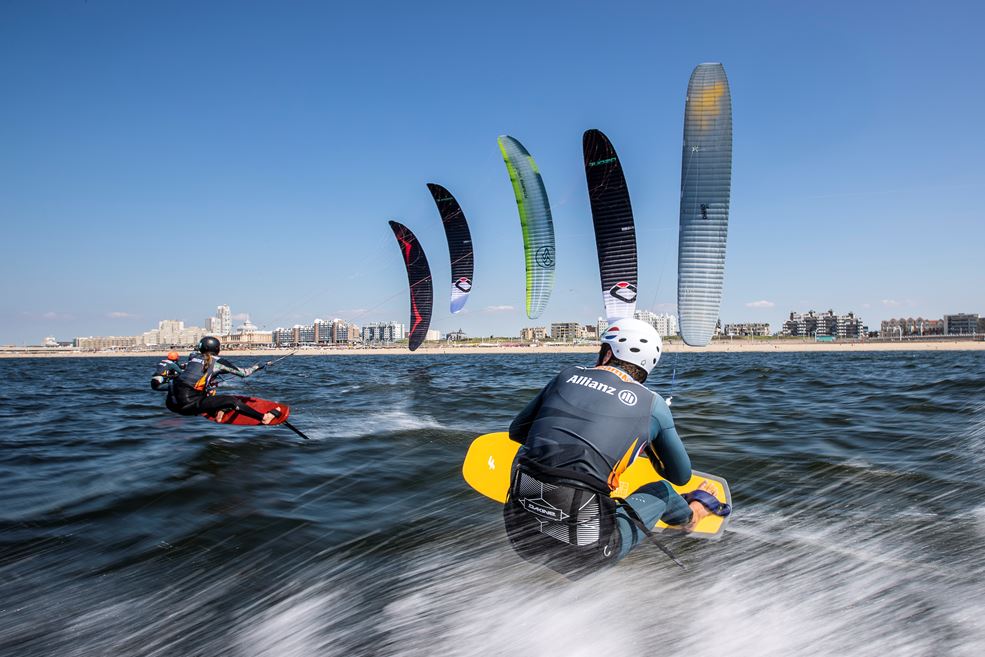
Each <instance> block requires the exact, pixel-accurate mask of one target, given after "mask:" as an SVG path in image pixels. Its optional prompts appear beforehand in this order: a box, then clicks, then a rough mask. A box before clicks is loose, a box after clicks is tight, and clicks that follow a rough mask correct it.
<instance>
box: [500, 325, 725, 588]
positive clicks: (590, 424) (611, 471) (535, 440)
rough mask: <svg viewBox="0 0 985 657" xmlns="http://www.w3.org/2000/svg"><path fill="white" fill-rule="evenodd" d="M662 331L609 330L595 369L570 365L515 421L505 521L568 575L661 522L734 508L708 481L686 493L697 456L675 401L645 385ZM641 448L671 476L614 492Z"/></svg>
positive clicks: (600, 562) (531, 556)
mask: <svg viewBox="0 0 985 657" xmlns="http://www.w3.org/2000/svg"><path fill="white" fill-rule="evenodd" d="M662 346H663V345H662V341H661V339H660V334H658V333H657V331H656V329H654V328H653V327H652V326H651V325H649V324H647V323H646V322H643V321H640V320H637V319H628V318H627V319H620V320H618V321H616V322H615V323H613V324H612V325H611V326H609V328H608V329H607V330H606V332H605V333H604V334H603V335H602V347H601V349H600V350H599V355H598V363H597V364H596V366H595V367H591V368H586V367H577V366H573V367H568V368H566V369H564V370H562V371H561V373H560V374H558V375H557V376H556V377H554V379H553V380H552V381H551V382H550V383H548V384H547V385H546V386H545V387H544V389H543V390H541V391H540V393H539V394H538V395H537V397H536V398H535V399H534V400H533V401H531V402H530V403H529V404H528V405H527V407H526V408H525V409H523V411H521V412H520V414H519V415H517V416H516V418H515V419H514V420H513V423H512V424H511V425H510V433H509V436H510V439H512V440H514V441H515V442H518V443H520V444H521V445H522V447H521V448H520V451H519V454H518V456H517V459H516V462H515V465H514V466H513V471H512V475H511V484H510V491H509V496H508V499H507V502H506V506H505V507H504V510H503V514H504V521H505V524H506V531H507V534H508V535H509V538H510V542H511V544H512V546H513V549H514V550H515V551H516V552H517V554H519V555H520V556H521V557H523V558H524V559H526V560H527V561H531V562H534V563H540V564H543V565H545V566H547V567H548V568H551V569H552V570H555V571H557V572H559V573H561V574H563V575H566V576H568V577H579V576H582V575H585V574H587V573H589V572H591V571H593V570H595V569H596V568H598V567H600V566H604V565H607V564H612V563H615V562H616V561H618V560H619V559H622V558H623V557H625V556H626V555H627V554H628V553H629V551H630V550H631V549H633V547H635V546H636V545H637V544H639V543H640V542H641V541H643V540H644V538H646V536H647V535H648V534H649V532H648V530H647V529H646V528H647V527H653V526H654V525H655V524H656V523H657V521H658V520H662V521H664V522H665V523H667V524H668V525H676V526H680V527H682V528H684V529H689V528H692V527H694V525H696V524H697V523H698V522H699V521H700V520H701V519H702V518H704V517H705V516H707V515H708V514H709V513H714V514H716V515H721V516H725V515H728V514H729V513H730V512H731V508H730V507H729V506H728V505H727V504H723V503H722V502H720V501H719V500H718V499H716V498H715V496H714V495H712V493H711V492H710V491H711V488H710V486H708V485H707V483H704V484H702V485H701V486H699V487H698V488H697V489H695V490H693V491H691V492H689V493H686V494H685V495H684V496H681V495H679V494H678V493H677V492H676V491H674V489H673V487H672V486H671V485H670V483H674V484H677V485H684V484H686V483H687V482H688V481H689V480H690V478H691V461H690V459H689V458H688V455H687V452H686V451H685V449H684V445H683V443H682V442H681V439H680V436H678V435H677V430H676V429H675V428H674V420H673V417H672V416H671V413H670V408H669V407H668V406H667V403H666V402H665V401H664V400H663V398H662V397H660V396H659V395H657V394H656V393H654V392H652V391H650V390H649V389H647V388H646V387H644V386H643V385H642V383H643V381H645V380H646V377H647V375H648V374H649V373H650V371H651V370H652V369H653V367H654V366H655V365H656V364H657V361H658V360H659V359H660V352H661V350H662ZM640 454H646V456H647V457H648V458H649V459H650V461H651V463H652V464H653V467H654V469H655V470H656V471H657V472H658V473H659V474H660V475H661V476H663V477H665V478H666V479H667V480H669V482H670V483H668V482H667V481H658V482H653V483H649V484H645V485H643V486H641V487H640V488H638V489H636V490H635V491H633V492H632V493H631V494H630V495H629V496H628V497H627V498H626V499H625V500H619V499H615V498H611V497H610V496H609V495H610V492H611V491H614V490H616V489H617V488H618V487H619V475H620V474H622V473H623V472H624V471H625V470H626V469H627V468H628V467H629V465H630V464H631V463H632V462H633V460H634V459H635V458H636V457H637V456H639V455H640Z"/></svg>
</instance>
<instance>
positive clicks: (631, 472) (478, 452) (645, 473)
mask: <svg viewBox="0 0 985 657" xmlns="http://www.w3.org/2000/svg"><path fill="white" fill-rule="evenodd" d="M519 449H520V444H519V443H515V442H513V441H512V440H510V435H509V434H508V433H507V432H505V431H503V432H499V433H487V434H485V435H483V436H479V437H478V438H476V439H475V440H473V441H472V445H471V446H470V447H469V453H468V454H467V455H466V456H465V462H464V463H463V464H462V476H463V477H465V481H466V482H467V483H468V485H469V486H471V487H472V488H474V489H475V490H476V491H478V492H479V493H482V494H483V495H485V496H486V497H488V498H490V499H493V500H496V501H497V502H499V503H500V504H504V503H505V502H506V494H507V492H508V491H509V488H510V472H511V471H512V469H513V459H515V458H516V453H517V452H518V451H519ZM662 479H663V477H661V476H660V475H659V474H657V471H656V470H654V469H653V466H652V465H651V464H650V459H648V458H638V459H636V461H635V462H634V463H633V464H632V465H631V466H629V468H627V469H626V471H625V472H623V473H622V475H620V476H619V488H617V489H616V490H614V491H612V496H613V497H622V498H626V497H628V496H629V495H630V494H631V493H632V492H633V491H634V490H636V489H637V488H639V487H640V486H642V485H643V484H648V483H650V482H654V481H661V480H662ZM703 481H708V482H710V483H711V485H712V488H713V491H712V492H713V494H714V495H715V497H717V498H718V499H719V500H720V501H722V502H725V503H727V504H732V494H731V493H730V492H729V488H728V482H727V481H725V480H724V479H722V478H721V477H716V476H714V475H710V474H705V473H704V472H698V471H696V470H692V471H691V480H690V481H688V482H687V483H686V484H684V485H683V486H674V490H676V491H677V492H678V493H685V492H687V491H691V490H694V489H695V488H697V487H698V486H699V485H701V482H703ZM671 485H673V484H671ZM730 517H731V516H726V517H724V518H723V517H721V516H716V515H714V514H709V515H708V516H706V517H705V518H704V519H702V520H701V522H699V523H698V526H697V527H695V528H694V531H692V532H690V533H689V534H688V536H692V537H694V538H710V539H718V538H721V536H722V532H724V531H725V526H726V525H727V524H728V520H729V518H730ZM663 530H670V531H675V530H676V531H681V530H680V528H679V527H673V526H671V525H667V524H666V523H664V522H657V524H656V526H655V527H653V531H658V532H659V531H663Z"/></svg>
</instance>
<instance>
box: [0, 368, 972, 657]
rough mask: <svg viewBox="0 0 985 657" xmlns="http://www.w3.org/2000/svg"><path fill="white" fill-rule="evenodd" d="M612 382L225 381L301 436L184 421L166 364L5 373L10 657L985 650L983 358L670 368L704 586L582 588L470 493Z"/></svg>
mask: <svg viewBox="0 0 985 657" xmlns="http://www.w3.org/2000/svg"><path fill="white" fill-rule="evenodd" d="M236 360H240V361H242V364H244V365H246V364H250V362H251V359H236ZM590 362H591V357H590V356H586V355H579V354H561V355H539V356H535V355H530V356H524V355H488V356H481V355H480V356H472V355H448V356H433V355H427V356H416V355H405V356H382V357H362V356H352V357H346V356H333V357H294V358H290V359H287V360H285V361H283V362H281V363H278V364H277V365H276V366H275V367H272V368H270V370H269V371H267V372H264V373H262V374H258V375H255V376H254V377H251V378H249V379H246V380H242V381H239V380H237V381H233V382H230V384H229V385H228V386H226V392H230V393H238V394H252V395H256V396H262V397H265V398H269V399H276V400H280V401H284V402H287V403H290V404H291V409H292V410H291V420H292V421H293V422H294V423H295V424H296V425H297V426H298V427H299V428H300V429H301V430H303V431H305V432H306V433H307V434H308V435H309V436H310V437H311V440H310V441H304V440H301V439H300V438H298V437H297V436H295V435H294V434H293V433H291V432H290V431H288V430H287V429H285V428H283V427H280V428H277V427H258V428H254V427H242V428H241V427H230V426H218V425H215V424H213V423H210V422H207V421H205V420H203V419H201V418H184V417H179V416H176V415H173V414H171V413H169V412H168V411H167V410H165V408H164V403H163V402H164V399H163V394H162V393H157V392H154V391H152V390H151V389H150V387H149V378H150V376H151V374H152V371H153V366H154V364H155V363H156V359H153V358H105V359H69V358H66V359H50V360H46V359H38V360H31V359H24V360H0V429H2V430H0V655H4V656H7V655H18V656H22V657H28V656H35V655H57V656H60V657H61V656H71V655H80V656H81V655H86V656H89V655H99V656H104V655H125V656H143V655H181V656H190V655H203V656H205V655H208V656H210V657H214V656H216V655H235V656H242V657H261V656H263V657H273V656H284V657H301V656H309V655H311V656H314V655H395V656H403V655H406V656H410V655H421V656H424V655H508V656H510V657H518V656H525V655H565V656H579V655H585V656H590V657H597V656H598V655H601V654H617V655H652V654H686V655H689V656H691V655H694V656H698V655H716V656H720V655H729V656H731V657H738V656H745V655H749V656H753V655H756V656H759V655H795V654H806V655H837V656H839V657H845V656H854V655H863V656H864V655H873V656H876V655H894V656H897V657H898V656H909V655H914V656H916V655H920V656H922V655H976V656H977V655H980V654H981V652H982V651H983V650H985V565H983V564H985V560H983V556H985V555H983V552H985V550H983V547H985V476H983V475H985V353H982V352H976V353H947V352H944V353H941V352H913V353H904V352H896V353H830V354H827V353H820V354H818V353H811V354H797V353H785V354H772V353H762V354H681V355H680V356H679V357H678V356H675V355H674V354H668V355H667V356H665V359H664V361H663V362H661V363H660V365H659V366H658V369H657V371H656V372H655V373H654V375H653V377H652V378H651V381H649V382H648V385H649V386H650V387H651V388H652V389H653V390H655V391H657V392H658V393H660V394H662V395H664V396H667V395H669V394H673V396H674V402H673V406H672V410H673V412H674V416H675V419H676V422H677V427H678V430H679V432H680V434H681V436H682V437H683V439H684V441H685V444H686V446H687V449H688V452H689V453H690V455H691V459H692V462H693V464H694V466H695V467H696V468H698V469H700V470H704V471H707V472H712V473H716V474H719V475H721V476H723V477H725V478H726V479H728V481H729V483H730V485H731V489H732V493H733V497H734V504H735V512H734V517H733V519H732V521H731V524H730V525H729V530H728V532H727V533H726V535H725V537H724V538H723V539H722V540H721V541H719V542H706V541H697V540H688V539H684V538H668V539H667V542H668V544H669V545H670V547H671V548H672V549H673V550H675V551H676V552H677V554H678V555H679V557H680V558H681V559H682V560H683V561H684V562H686V563H687V565H688V567H689V569H688V570H687V571H683V570H681V569H680V568H678V567H677V566H676V565H674V564H673V563H672V562H671V561H669V560H668V559H667V557H666V556H664V555H663V554H662V553H661V552H660V551H659V550H657V549H655V548H653V547H651V546H647V545H643V546H640V547H639V548H637V549H636V550H635V551H634V552H633V553H632V554H631V555H630V556H629V557H628V558H627V559H626V560H625V561H623V562H622V563H620V564H618V565H617V566H616V567H615V568H613V569H611V570H608V571H605V572H602V573H599V574H597V575H594V576H592V577H589V578H586V579H583V580H580V581H578V582H574V583H572V582H568V581H566V580H564V579H562V578H560V577H558V576H557V575H554V574H553V573H551V572H549V571H545V570H543V569H540V568H538V567H536V566H533V565H530V564H527V563H524V562H523V561H521V560H519V559H518V558H517V557H516V556H515V555H514V554H513V552H512V551H511V550H510V548H509V547H508V545H507V544H506V541H505V536H504V532H503V529H502V519H501V512H500V507H499V506H498V505H497V504H495V503H493V502H492V501H490V500H487V499H485V498H482V497H480V496H479V495H478V494H476V493H474V492H472V491H471V490H470V489H469V488H468V487H467V485H466V484H465V482H464V481H463V480H462V477H461V473H460V468H461V462H462V459H463V457H464V455H465V451H466V449H467V448H468V445H469V442H470V441H471V440H472V438H473V437H475V436H476V435H478V434H480V433H486V432H491V431H500V430H504V429H505V428H506V427H507V425H508V423H509V421H510V419H511V418H512V416H513V415H514V414H516V413H517V412H518V411H519V410H520V409H521V408H522V407H523V406H524V404H526V403H527V401H529V400H530V399H531V398H532V397H533V396H534V395H535V394H536V393H537V391H538V390H539V389H540V387H541V386H542V385H543V384H544V383H546V382H547V381H548V380H549V379H550V377H551V376H552V375H553V374H555V373H556V372H557V371H559V370H560V369H561V368H562V367H563V366H565V365H568V364H572V363H586V364H589V363H590ZM675 368H676V371H677V374H676V378H674V385H673V389H671V380H672V376H671V373H672V371H673V370H674V369H675Z"/></svg>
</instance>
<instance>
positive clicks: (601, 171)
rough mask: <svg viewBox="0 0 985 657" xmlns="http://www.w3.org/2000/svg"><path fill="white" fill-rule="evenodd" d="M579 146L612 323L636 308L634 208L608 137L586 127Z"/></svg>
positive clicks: (606, 306)
mask: <svg viewBox="0 0 985 657" xmlns="http://www.w3.org/2000/svg"><path fill="white" fill-rule="evenodd" d="M582 149H583V152H584V155H585V178H586V179H587V181H588V197H589V200H591V203H592V221H593V222H594V224H595V246H596V248H597V249H598V255H599V273H600V274H601V276H602V298H603V300H604V302H605V317H606V321H608V323H609V324H611V323H613V322H615V321H616V320H617V319H622V318H624V317H632V316H633V312H635V310H636V294H637V291H636V288H637V285H638V276H637V271H636V264H637V263H636V228H635V227H634V225H633V208H632V206H631V205H630V202H629V189H628V188H627V187H626V178H625V176H623V173H622V165H621V164H619V157H618V156H617V155H616V150H615V149H614V148H613V147H612V144H611V143H610V142H609V139H608V137H606V136H605V135H604V134H603V133H602V132H601V131H600V130H587V131H586V132H585V134H584V136H583V137H582Z"/></svg>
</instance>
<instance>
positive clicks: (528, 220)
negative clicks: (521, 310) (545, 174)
mask: <svg viewBox="0 0 985 657" xmlns="http://www.w3.org/2000/svg"><path fill="white" fill-rule="evenodd" d="M499 149H500V150H501V151H502V153H503V160H505V161H506V169H507V171H509V173H510V181H511V182H512V183H513V193H514V194H515V195H516V206H517V210H519V212H520V226H521V227H522V228H523V251H524V254H525V257H526V258H525V259H526V264H527V317H529V318H530V319H536V318H537V317H540V314H541V313H542V312H544V308H546V307H547V302H548V300H549V299H550V298H551V291H552V290H553V289H554V257H555V251H554V222H553V220H552V219H551V206H550V204H549V203H548V201H547V190H545V189H544V180H543V179H542V178H541V176H540V170H539V169H538V168H537V163H536V162H534V159H533V158H532V157H530V153H528V152H527V149H526V148H524V147H523V144H521V143H520V142H518V141H517V140H516V139H514V138H513V137H509V136H507V135H503V136H501V137H500V138H499Z"/></svg>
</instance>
